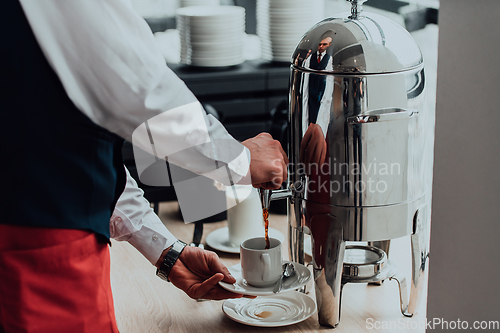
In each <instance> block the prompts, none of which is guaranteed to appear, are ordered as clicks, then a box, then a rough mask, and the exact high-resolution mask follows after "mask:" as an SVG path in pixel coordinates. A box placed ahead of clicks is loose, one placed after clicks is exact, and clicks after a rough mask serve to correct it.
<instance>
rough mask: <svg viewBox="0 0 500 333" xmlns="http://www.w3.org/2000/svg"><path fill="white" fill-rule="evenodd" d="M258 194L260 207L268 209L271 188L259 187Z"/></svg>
mask: <svg viewBox="0 0 500 333" xmlns="http://www.w3.org/2000/svg"><path fill="white" fill-rule="evenodd" d="M259 196H260V204H261V206H262V209H269V205H270V204H271V190H264V189H263V188H259Z"/></svg>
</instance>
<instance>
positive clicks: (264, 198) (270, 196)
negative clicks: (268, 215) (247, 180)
mask: <svg viewBox="0 0 500 333" xmlns="http://www.w3.org/2000/svg"><path fill="white" fill-rule="evenodd" d="M292 195H293V192H292V189H283V190H274V191H273V190H264V189H263V188H259V196H260V204H261V205H262V209H269V206H270V204H271V201H272V200H278V199H286V198H291V197H292Z"/></svg>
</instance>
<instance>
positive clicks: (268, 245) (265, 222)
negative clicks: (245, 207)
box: [262, 208, 271, 250]
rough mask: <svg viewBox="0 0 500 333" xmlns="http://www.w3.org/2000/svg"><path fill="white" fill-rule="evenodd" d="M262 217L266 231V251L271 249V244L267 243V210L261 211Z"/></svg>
mask: <svg viewBox="0 0 500 333" xmlns="http://www.w3.org/2000/svg"><path fill="white" fill-rule="evenodd" d="M262 216H263V217H264V227H265V231H266V233H265V237H266V250H268V249H269V248H270V247H271V244H270V243H269V220H268V219H267V218H268V217H269V210H268V209H267V208H264V210H263V211H262Z"/></svg>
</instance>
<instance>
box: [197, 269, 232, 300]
mask: <svg viewBox="0 0 500 333" xmlns="http://www.w3.org/2000/svg"><path fill="white" fill-rule="evenodd" d="M222 279H224V274H222V273H216V274H214V275H212V276H211V277H209V278H208V279H206V280H205V281H203V282H201V283H199V284H196V285H193V286H192V288H191V289H192V290H191V293H190V296H191V297H192V298H200V297H203V295H205V294H206V293H208V292H209V291H210V290H211V289H212V288H213V287H214V286H215V285H217V283H219V282H220V281H222Z"/></svg>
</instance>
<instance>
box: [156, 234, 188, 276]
mask: <svg viewBox="0 0 500 333" xmlns="http://www.w3.org/2000/svg"><path fill="white" fill-rule="evenodd" d="M186 245H187V244H186V243H184V242H183V241H181V240H177V241H176V242H175V243H174V245H172V247H171V248H170V250H168V252H167V255H166V256H165V259H163V262H162V263H161V266H160V268H158V269H156V275H157V276H158V277H160V278H161V279H163V280H165V281H168V282H170V280H169V279H168V275H169V274H170V271H171V270H172V267H173V266H174V264H175V262H176V261H177V259H179V256H180V255H181V253H182V251H183V250H184V248H185V247H186Z"/></svg>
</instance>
